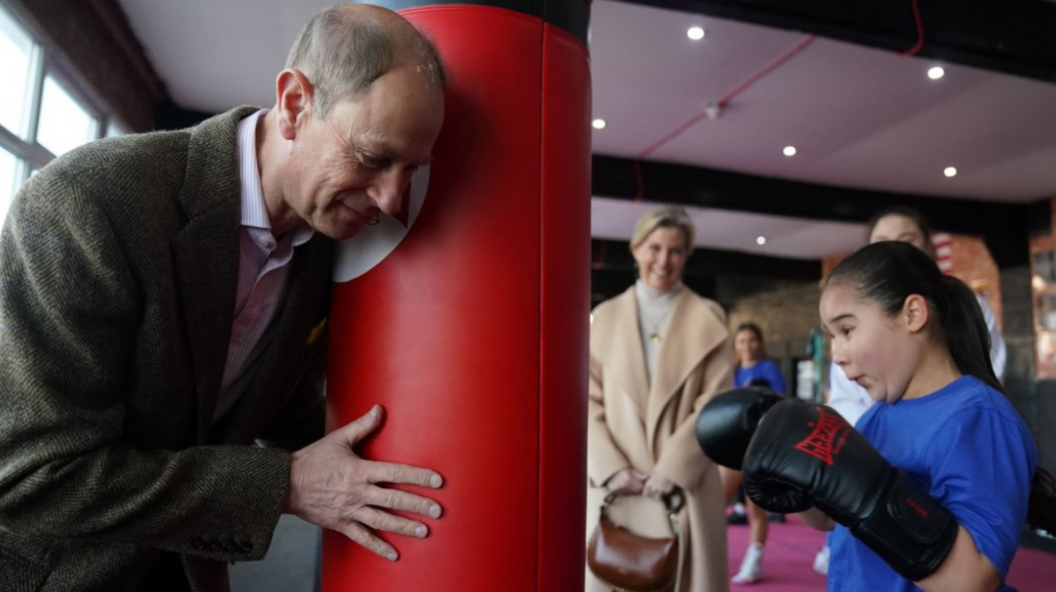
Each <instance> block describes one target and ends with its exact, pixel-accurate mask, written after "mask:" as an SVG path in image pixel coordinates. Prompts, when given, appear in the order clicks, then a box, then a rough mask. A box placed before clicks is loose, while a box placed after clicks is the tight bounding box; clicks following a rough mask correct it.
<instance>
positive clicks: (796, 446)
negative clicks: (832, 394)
mask: <svg viewBox="0 0 1056 592" xmlns="http://www.w3.org/2000/svg"><path fill="white" fill-rule="evenodd" d="M744 490H745V493H747V494H748V496H749V497H751V498H752V500H753V501H754V502H755V503H756V504H758V505H759V506H760V507H762V508H765V509H767V510H770V511H772V512H801V511H803V510H806V509H808V508H810V507H811V506H814V507H817V508H818V509H819V510H821V511H822V512H824V513H825V514H827V515H828V516H829V517H831V518H832V519H833V520H835V521H836V522H839V523H840V524H842V525H844V526H846V527H847V528H848V529H850V531H851V534H853V535H854V536H855V537H857V538H858V540H860V541H862V542H863V543H865V544H866V545H868V546H869V548H870V549H872V550H873V551H875V552H876V554H877V555H879V556H880V557H881V558H882V559H883V560H884V561H886V562H887V564H888V565H890V566H891V568H892V569H894V570H895V571H896V572H898V573H899V574H901V575H902V577H904V578H906V579H907V580H910V581H913V582H916V581H919V580H922V579H924V578H925V577H927V576H929V575H931V574H932V573H934V571H935V570H936V569H938V568H939V566H941V565H942V562H943V561H945V560H946V556H947V555H949V553H950V550H951V549H952V548H953V543H954V540H956V538H957V529H958V525H957V521H956V520H955V519H954V517H953V514H951V513H950V512H949V511H948V510H946V508H943V507H942V506H940V505H939V504H938V502H936V501H935V500H933V499H931V497H930V496H928V495H927V494H926V493H921V492H920V491H918V490H917V489H916V488H915V487H914V486H913V484H912V483H910V482H909V479H908V478H907V477H906V475H905V473H903V472H902V471H900V470H898V469H896V468H895V467H893V466H891V464H890V463H888V462H887V460H885V459H884V457H882V456H881V455H880V453H879V452H877V451H876V449H875V448H873V447H872V445H870V444H869V442H868V441H867V440H866V439H865V438H864V437H863V436H862V435H861V434H859V433H858V432H857V431H855V429H854V428H853V427H851V425H850V424H848V423H847V421H846V420H845V419H843V417H841V416H840V414H839V413H836V412H835V411H833V410H832V409H831V408H829V407H825V406H821V405H812V404H809V403H804V402H802V401H799V400H798V399H787V400H784V401H781V402H780V403H778V404H777V405H775V406H774V407H773V408H772V409H771V410H770V411H769V412H768V413H767V414H766V417H764V418H763V420H762V421H761V422H760V424H759V427H758V428H757V429H756V432H755V436H754V437H753V438H752V442H751V444H749V446H748V452H747V454H746V455H745V459H744Z"/></svg>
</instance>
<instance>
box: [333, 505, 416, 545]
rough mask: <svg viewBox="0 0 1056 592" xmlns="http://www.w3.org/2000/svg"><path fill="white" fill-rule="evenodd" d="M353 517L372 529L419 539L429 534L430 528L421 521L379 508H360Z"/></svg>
mask: <svg viewBox="0 0 1056 592" xmlns="http://www.w3.org/2000/svg"><path fill="white" fill-rule="evenodd" d="M352 518H353V519H354V520H355V521H356V522H359V523H361V524H363V525H364V526H367V527H369V528H370V529H371V530H384V531H386V532H394V533H396V534H402V535H404V536H409V537H415V538H419V539H421V538H425V536H426V535H428V534H429V528H428V527H427V526H426V525H424V524H422V523H421V522H417V521H415V520H410V519H408V518H404V517H403V516H397V515H395V514H390V513H388V512H383V511H381V510H379V509H377V508H371V507H362V508H359V509H358V510H356V511H355V512H353V513H352Z"/></svg>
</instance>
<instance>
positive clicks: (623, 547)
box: [587, 490, 684, 592]
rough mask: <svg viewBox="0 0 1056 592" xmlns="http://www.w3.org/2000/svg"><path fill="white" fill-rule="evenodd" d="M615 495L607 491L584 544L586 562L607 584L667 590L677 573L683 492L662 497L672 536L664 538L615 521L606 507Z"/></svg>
mask: <svg viewBox="0 0 1056 592" xmlns="http://www.w3.org/2000/svg"><path fill="white" fill-rule="evenodd" d="M616 497H617V496H616V494H615V493H610V494H609V495H607V496H606V497H605V503H603V504H602V505H601V516H600V517H599V519H598V526H597V527H596V528H595V529H594V533H593V534H592V535H591V536H590V542H589V543H588V544H587V566H588V567H589V568H590V571H591V572H593V573H594V575H595V576H596V577H597V578H598V579H599V580H601V581H602V582H603V583H604V584H605V585H606V586H611V587H612V588H614V589H616V590H620V591H621V592H670V591H671V590H673V589H674V587H675V578H676V576H677V574H678V512H679V510H681V509H682V505H683V502H684V500H683V497H682V493H681V492H680V491H677V490H676V492H675V493H674V494H672V495H671V496H670V497H668V498H666V499H665V500H664V503H665V505H666V507H667V515H668V519H669V520H670V522H671V536H670V537H665V538H652V537H646V536H642V535H639V534H635V533H633V532H631V531H630V530H628V529H626V528H624V527H622V526H620V525H618V524H615V523H614V522H613V521H612V520H611V519H610V518H609V512H608V510H609V506H610V505H611V504H612V503H613V502H615V501H616ZM658 503H659V502H658Z"/></svg>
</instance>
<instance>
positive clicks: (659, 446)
mask: <svg viewBox="0 0 1056 592" xmlns="http://www.w3.org/2000/svg"><path fill="white" fill-rule="evenodd" d="M593 314H594V320H593V323H592V325H591V330H590V400H589V403H588V405H589V409H588V428H587V476H588V481H589V483H588V486H589V487H590V489H591V491H590V494H589V495H588V503H589V504H590V506H589V507H588V508H587V520H588V531H587V532H588V533H589V532H591V531H592V530H593V528H594V524H595V523H596V522H597V516H598V508H597V505H598V504H599V503H600V499H601V498H602V497H604V493H603V490H602V489H601V488H600V486H601V484H602V483H604V482H605V481H606V480H608V478H609V477H611V476H612V475H614V474H615V473H616V472H617V471H619V470H620V469H622V468H624V467H633V468H635V469H637V470H639V471H642V472H645V473H659V474H660V475H663V476H664V477H667V478H668V479H670V480H672V481H674V482H675V483H676V484H677V485H678V486H679V487H681V488H682V489H683V490H684V491H685V493H686V507H685V509H684V510H683V511H682V515H681V519H680V527H681V534H682V543H681V552H682V553H681V554H682V556H681V557H680V563H681V567H680V573H679V582H678V585H677V586H676V591H677V592H690V591H692V592H719V591H726V590H728V588H729V584H728V574H727V555H726V520H725V516H724V514H723V507H724V505H725V504H724V500H723V489H722V483H721V482H720V480H719V471H718V467H717V466H716V465H715V464H714V463H713V462H712V461H711V460H709V459H708V458H707V457H706V456H704V453H703V452H702V451H701V449H700V446H699V445H698V444H697V440H696V420H697V415H698V414H699V412H700V410H701V408H702V407H703V406H704V404H705V403H707V401H708V400H709V399H710V398H711V397H712V396H714V395H716V394H718V393H721V392H724V391H726V390H728V389H730V388H732V386H733V385H732V374H731V363H730V351H729V332H728V331H727V330H726V315H725V313H724V312H723V311H722V308H721V307H720V306H719V305H718V304H717V303H715V302H713V301H711V300H707V299H705V298H701V297H700V296H698V295H697V294H695V293H694V292H692V291H691V290H689V289H688V288H687V289H683V290H682V294H681V295H680V296H679V298H678V301H677V302H676V303H675V307H674V309H673V310H672V311H671V319H670V322H669V324H668V327H669V329H668V332H667V334H666V335H665V336H664V340H663V342H662V343H661V345H660V352H659V356H658V358H657V362H656V368H655V370H654V372H653V382H652V384H649V379H648V378H647V376H648V375H647V374H646V368H645V364H646V361H645V354H644V352H643V351H642V341H641V336H640V334H639V328H638V311H637V299H636V298H635V294H634V288H633V287H631V288H630V289H628V290H627V291H625V292H624V293H623V294H621V295H619V296H617V297H615V298H613V299H611V300H609V301H606V302H603V303H602V304H600V305H598V306H597V308H595V309H594V313H593ZM647 520H650V521H652V522H660V524H656V525H654V527H653V528H651V529H649V530H652V531H653V532H663V530H664V527H665V525H664V524H663V515H662V513H661V514H659V515H658V516H657V517H655V518H647ZM667 530H668V532H670V528H668V529H667ZM591 579H592V578H591V577H590V576H589V575H588V590H589V589H590V588H591V585H590V580H591ZM594 587H595V589H596V586H594Z"/></svg>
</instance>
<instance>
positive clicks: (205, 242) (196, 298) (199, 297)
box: [173, 109, 253, 442]
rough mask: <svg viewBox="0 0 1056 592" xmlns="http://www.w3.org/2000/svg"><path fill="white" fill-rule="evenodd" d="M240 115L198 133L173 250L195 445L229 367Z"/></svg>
mask: <svg viewBox="0 0 1056 592" xmlns="http://www.w3.org/2000/svg"><path fill="white" fill-rule="evenodd" d="M252 112H253V109H236V110H234V111H229V112H227V113H225V114H223V115H220V116H217V117H215V118H213V119H211V120H209V121H207V122H205V123H203V124H202V125H200V126H198V127H197V128H195V130H194V131H193V132H192V134H191V139H190V145H189V146H188V150H187V178H186V182H185V183H184V189H183V191H182V192H181V194H180V203H181V205H182V206H183V208H184V211H185V212H186V214H187V217H188V222H187V224H186V226H185V227H184V228H183V229H182V230H181V231H180V232H179V233H178V234H177V235H176V237H175V239H174V244H173V251H174V253H175V255H174V257H175V260H176V261H175V264H176V270H177V271H176V273H177V286H178V289H179V293H180V299H181V301H182V303H183V314H184V323H185V325H186V327H187V338H188V341H189V343H190V349H191V358H192V361H193V364H194V383H195V391H196V397H197V401H198V422H197V427H198V429H197V434H195V437H196V440H197V441H198V442H204V441H205V440H206V438H207V437H208V432H209V426H210V424H211V423H212V419H213V410H214V408H215V407H216V398H217V395H218V393H219V390H220V382H221V379H222V378H223V372H224V365H225V363H226V362H227V348H228V344H229V342H230V340H231V323H232V321H233V318H234V307H235V292H236V290H237V288H238V260H239V226H240V212H241V198H240V195H241V185H240V180H239V174H238V150H237V145H238V122H239V121H240V120H241V119H242V118H243V117H245V116H246V115H248V114H250V113H252Z"/></svg>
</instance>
